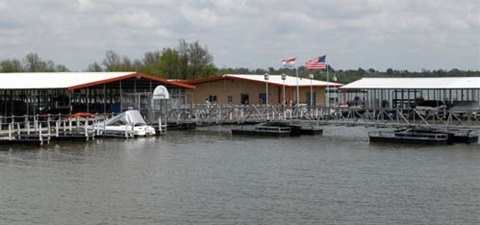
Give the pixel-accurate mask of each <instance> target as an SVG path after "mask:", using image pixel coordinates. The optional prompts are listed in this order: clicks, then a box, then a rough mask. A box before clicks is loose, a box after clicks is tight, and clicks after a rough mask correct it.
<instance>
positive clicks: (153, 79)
mask: <svg viewBox="0 0 480 225" xmlns="http://www.w3.org/2000/svg"><path fill="white" fill-rule="evenodd" d="M132 77H141V78H145V79H148V80H152V81H157V82H161V83H164V84H170V85H173V86H179V87H183V88H187V89H195V86H192V85H189V84H184V83H180V82H175V81H169V80H167V79H163V78H160V77H154V76H151V75H146V74H142V73H131V74H127V75H125V76H118V77H114V78H111V79H105V80H100V81H95V82H90V83H85V84H80V85H75V86H70V87H68V90H71V91H73V90H77V89H82V88H87V87H92V86H96V85H101V84H107V83H111V82H116V81H121V80H125V79H129V78H132Z"/></svg>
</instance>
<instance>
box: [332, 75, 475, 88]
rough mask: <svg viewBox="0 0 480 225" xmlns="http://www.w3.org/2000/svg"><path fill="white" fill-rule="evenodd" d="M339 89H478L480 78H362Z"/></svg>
mask: <svg viewBox="0 0 480 225" xmlns="http://www.w3.org/2000/svg"><path fill="white" fill-rule="evenodd" d="M341 89H480V77H409V78H405V77H402V78H362V79H360V80H357V81H354V82H352V83H349V84H347V85H344V86H342V87H341Z"/></svg>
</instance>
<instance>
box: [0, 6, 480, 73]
mask: <svg viewBox="0 0 480 225" xmlns="http://www.w3.org/2000/svg"><path fill="white" fill-rule="evenodd" d="M180 39H184V40H185V41H187V42H189V43H191V42H195V41H198V43H199V44H200V45H201V46H204V47H206V48H207V49H208V50H209V52H210V53H211V55H212V56H213V62H214V64H215V65H216V66H217V67H219V68H224V67H225V68H250V69H257V68H260V69H267V68H269V67H273V68H280V67H281V66H282V63H281V60H282V59H288V58H293V57H297V61H296V66H300V65H303V64H304V63H305V62H306V61H307V60H309V59H312V58H315V57H318V56H321V55H324V54H326V55H327V63H329V64H330V65H331V66H332V67H333V68H335V69H344V70H346V69H358V68H363V69H369V68H374V69H376V70H379V71H385V70H387V69H388V68H392V69H396V70H409V71H421V70H423V69H426V70H439V69H443V70H450V69H454V68H456V69H461V70H480V1H479V0H276V1H273V0H270V1H268V0H255V1H254V0H229V1H228V0H224V1H208V0H203V1H202V0H198V1H193V0H190V1H186V0H117V1H113V0H112V1H107V0H76V1H73V0H69V1H67V0H0V60H5V59H20V60H21V59H23V58H24V57H25V56H26V55H27V54H29V53H36V54H38V56H40V58H41V59H42V60H52V61H53V62H54V63H55V64H62V65H65V66H66V67H67V68H69V69H70V70H71V71H84V70H85V69H86V68H87V67H88V65H89V64H92V63H94V62H99V63H101V62H102V60H103V59H104V58H105V53H106V52H107V51H109V50H113V51H114V52H116V53H117V54H119V55H122V56H127V57H128V58H130V59H132V60H134V59H142V58H143V56H144V53H146V52H150V51H157V50H158V51H161V50H162V49H164V48H176V47H177V46H178V43H179V40H180Z"/></svg>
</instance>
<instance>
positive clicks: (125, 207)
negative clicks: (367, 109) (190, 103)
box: [0, 127, 480, 225]
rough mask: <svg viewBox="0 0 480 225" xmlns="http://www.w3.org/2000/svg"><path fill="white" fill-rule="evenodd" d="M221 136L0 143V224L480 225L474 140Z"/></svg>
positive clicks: (204, 132) (215, 132)
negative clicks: (435, 142) (427, 142)
mask: <svg viewBox="0 0 480 225" xmlns="http://www.w3.org/2000/svg"><path fill="white" fill-rule="evenodd" d="M362 129H363V130H362ZM228 131H229V129H228V127H213V128H203V129H198V130H197V131H187V132H174V131H170V132H169V133H168V134H167V135H165V136H161V137H156V138H146V139H134V140H123V139H104V140H95V141H94V142H91V143H83V142H78V143H68V142H67V143H59V144H55V145H50V146H47V147H20V146H18V147H14V148H10V147H6V146H0V150H1V151H0V181H1V182H0V224H22V225H23V224H382V225H383V224H436V225H437V224H480V214H479V212H480V145H478V144H475V145H449V146H416V145H377V144H369V142H368V139H367V138H366V134H365V130H364V128H343V127H328V128H326V129H325V131H324V135H323V136H302V137H291V138H290V137H289V138H252V137H240V136H231V135H230V134H229V132H228Z"/></svg>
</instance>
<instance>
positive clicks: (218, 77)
mask: <svg viewBox="0 0 480 225" xmlns="http://www.w3.org/2000/svg"><path fill="white" fill-rule="evenodd" d="M224 78H225V77H224V76H223V75H216V76H211V77H202V78H197V79H193V80H183V81H182V82H185V83H187V84H200V83H205V82H210V81H217V80H223V79H224Z"/></svg>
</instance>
